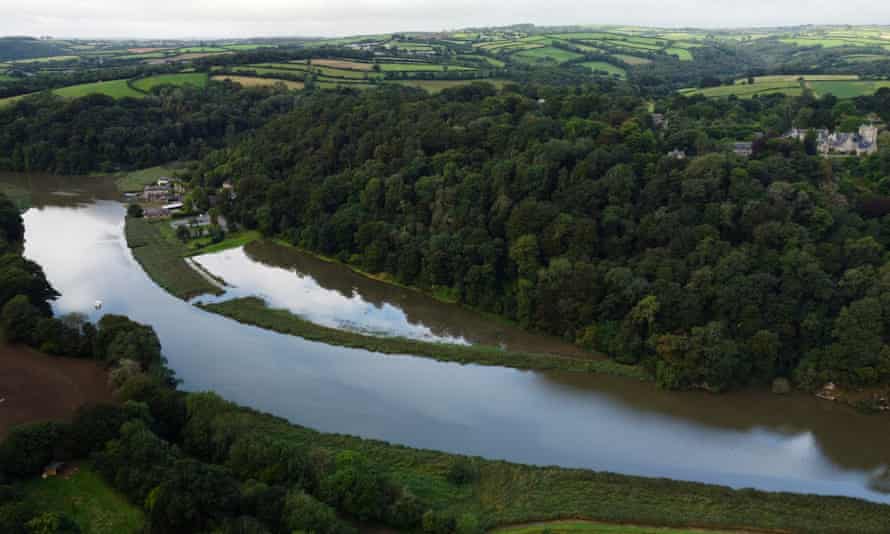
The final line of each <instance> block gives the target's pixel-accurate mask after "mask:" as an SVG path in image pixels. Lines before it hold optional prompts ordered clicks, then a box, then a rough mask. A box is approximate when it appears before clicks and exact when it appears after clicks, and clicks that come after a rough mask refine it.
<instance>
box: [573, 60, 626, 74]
mask: <svg viewBox="0 0 890 534" xmlns="http://www.w3.org/2000/svg"><path fill="white" fill-rule="evenodd" d="M582 65H584V66H585V67H587V68H588V69H590V70H592V71H594V72H605V73H606V74H608V75H610V76H612V75H615V76H618V77H619V78H626V77H627V71H626V70H624V69H622V68H621V67H617V66H615V65H612V64H611V63H606V62H605V61H588V62H586V63H582Z"/></svg>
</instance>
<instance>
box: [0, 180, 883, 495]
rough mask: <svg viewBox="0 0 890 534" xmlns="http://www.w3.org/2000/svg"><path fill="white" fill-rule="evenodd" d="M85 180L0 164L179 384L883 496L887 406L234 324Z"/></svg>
mask: <svg viewBox="0 0 890 534" xmlns="http://www.w3.org/2000/svg"><path fill="white" fill-rule="evenodd" d="M84 180H85V179H81V180H80V181H77V182H73V183H74V185H72V183H71V182H67V181H66V180H62V179H57V178H52V177H35V176H23V175H0V182H5V183H6V184H14V185H15V188H14V189H13V190H14V191H15V192H16V193H17V194H18V195H20V196H21V198H26V199H27V200H28V201H29V202H30V204H31V206H32V207H31V208H30V209H29V210H28V211H27V212H26V213H25V215H24V219H25V226H26V235H25V237H26V246H25V255H26V256H27V257H29V258H31V259H33V260H34V261H37V262H38V263H40V264H41V265H42V266H43V268H44V270H45V271H46V274H47V276H48V278H49V280H50V282H51V283H52V284H53V286H55V288H56V289H57V290H58V291H59V292H60V293H61V294H62V297H61V298H60V299H59V300H58V301H57V302H56V303H55V308H56V311H57V312H58V313H68V312H82V313H86V314H88V315H89V316H90V317H92V318H98V316H99V315H100V314H101V313H122V314H127V315H129V316H130V317H132V318H134V319H135V320H138V321H141V322H144V323H148V324H151V325H152V326H154V327H155V329H156V330H157V332H158V334H159V336H160V338H161V342H162V344H163V348H164V354H165V355H166V356H167V358H168V359H169V364H170V366H171V368H173V369H174V370H175V371H176V373H177V375H178V376H179V378H180V379H182V381H183V383H182V387H183V388H184V389H186V390H191V391H198V390H214V391H216V392H218V393H219V394H221V395H222V396H224V397H226V398H227V399H230V400H232V401H235V402H238V403H240V404H244V405H248V406H252V407H254V408H257V409H259V410H263V411H267V412H271V413H274V414H276V415H279V416H282V417H285V418H287V419H289V420H290V421H292V422H294V423H297V424H300V425H305V426H309V427H312V428H315V429H318V430H322V431H327V432H338V433H345V434H353V435H359V436H364V437H369V438H377V439H382V440H386V441H390V442H394V443H400V444H405V445H410V446H414V447H421V448H431V449H439V450H445V451H450V452H458V453H464V454H471V455H479V456H484V457H486V458H492V459H505V460H510V461H515V462H523V463H532V464H557V465H562V466H569V467H586V468H591V469H596V470H607V471H614V472H619V473H627V474H635V475H644V476H653V477H669V478H677V479H684V480H693V481H701V482H709V483H718V484H725V485H729V486H733V487H755V488H760V489H767V490H777V491H795V492H807V493H820V494H833V495H847V496H855V497H862V498H866V499H870V500H877V501H886V502H890V495H886V494H882V493H879V492H877V491H875V490H874V489H872V486H871V485H870V484H869V480H870V478H871V477H872V475H873V474H874V473H875V472H876V471H878V470H879V469H881V468H882V467H883V466H885V465H886V464H888V463H890V431H888V430H890V418H888V417H887V416H866V415H861V414H858V413H856V412H855V411H853V410H851V409H849V408H847V407H844V406H840V405H836V404H834V403H831V402H827V401H820V400H817V399H815V398H812V397H809V396H805V395H789V396H775V395H772V394H769V393H767V392H760V391H748V392H739V393H730V394H724V395H710V394H706V393H698V392H693V393H670V392H664V391H660V390H658V389H656V388H655V387H654V386H652V385H651V384H648V383H642V382H638V381H634V380H627V379H621V378H615V377H609V376H588V375H577V374H566V373H542V372H526V371H517V370H513V369H507V368H498V367H485V366H476V365H458V364H452V363H440V362H436V361H433V360H429V359H424V358H415V357H405V356H384V355H380V354H376V353H371V352H368V351H364V350H355V349H346V348H340V347H334V346H329V345H325V344H323V343H315V342H308V341H305V340H303V339H300V338H297V337H292V336H285V335H280V334H277V333H274V332H269V331H265V330H261V329H259V328H254V327H251V326H246V325H242V324H239V323H237V322H235V321H232V320H230V319H227V318H224V317H221V316H217V315H214V314H211V313H208V312H205V311H202V310H201V309H199V308H197V307H195V306H193V305H191V304H189V303H187V302H184V301H182V300H179V299H176V298H175V297H173V296H171V295H169V294H167V293H166V292H165V291H164V290H163V289H161V288H160V287H158V286H157V285H156V284H154V283H153V282H152V281H151V279H149V277H148V276H147V275H146V274H145V273H144V272H143V271H142V269H141V268H140V266H139V264H137V263H136V261H135V260H134V259H133V256H132V254H131V253H130V251H129V250H128V248H127V246H126V241H125V239H124V235H123V227H124V212H125V209H124V206H123V205H122V204H121V203H119V202H118V201H117V200H116V199H117V198H118V195H117V194H116V193H115V192H114V190H113V188H112V187H109V186H108V184H107V183H106V184H104V185H103V184H98V183H96V184H93V186H91V187H89V189H90V190H89V191H86V190H82V189H83V188H84V184H85V181H84ZM7 187H8V185H7ZM77 188H80V189H81V190H77ZM198 261H199V263H201V264H202V265H203V266H204V267H205V268H207V269H208V270H210V271H211V272H213V273H214V274H216V275H219V276H221V277H222V278H224V279H226V280H227V281H228V282H229V283H230V284H232V285H233V286H235V287H234V288H232V289H230V291H229V294H228V297H231V296H239V295H246V294H257V295H261V296H264V297H266V298H267V299H268V300H269V301H270V304H272V305H273V306H275V307H279V308H288V309H291V310H292V311H294V312H295V313H299V314H301V315H303V316H304V317H306V318H308V319H310V320H313V321H316V322H319V323H321V324H326V325H330V326H337V327H342V328H351V329H356V330H363V331H370V332H380V333H398V334H399V335H406V336H411V337H417V338H421V339H434V340H440V341H449V342H456V343H477V342H480V343H489V344H500V345H503V346H506V347H510V348H516V349H520V350H522V349H525V350H534V349H542V348H544V349H547V350H553V351H562V350H565V351H571V350H573V349H571V347H568V346H566V345H565V344H563V343H561V342H560V341H558V340H552V339H549V338H544V337H539V336H534V335H531V334H527V333H523V332H519V331H517V330H515V329H514V328H512V327H510V326H508V325H504V324H502V323H501V322H499V321H496V320H494V319H490V318H486V317H481V316H478V315H475V314H472V313H470V312H467V311H465V310H461V309H459V308H456V307H453V306H448V305H445V304H441V303H438V302H435V301H433V300H431V299H428V298H426V297H423V296H422V295H419V294H416V293H413V292H410V291H406V290H401V289H398V288H393V287H390V286H387V285H384V284H381V283H378V282H375V281H372V280H367V279H364V278H361V277H358V276H356V275H354V274H353V273H351V272H349V271H348V270H346V269H344V268H343V267H342V266H339V265H336V264H329V263H325V262H321V261H318V260H314V259H313V258H311V257H308V256H306V255H304V254H300V253H297V252H294V251H292V250H290V249H287V248H283V247H279V246H276V245H272V244H268V243H257V244H253V245H250V246H248V247H247V248H246V249H235V250H230V251H226V252H223V253H220V254H215V255H211V256H205V257H201V258H198ZM97 300H102V301H103V303H104V306H103V308H102V310H101V311H97V310H94V308H93V303H94V302H95V301H97Z"/></svg>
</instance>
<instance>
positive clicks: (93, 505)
mask: <svg viewBox="0 0 890 534" xmlns="http://www.w3.org/2000/svg"><path fill="white" fill-rule="evenodd" d="M24 491H25V500H26V502H29V503H32V506H33V507H34V508H35V509H37V510H46V511H57V512H64V513H65V514H66V515H68V516H69V517H70V518H71V519H73V520H74V522H75V523H77V525H78V526H79V527H80V529H81V531H82V532H84V533H88V534H137V533H139V532H142V529H143V525H144V523H145V515H144V514H143V512H142V510H141V509H140V508H139V507H137V506H134V505H132V504H130V503H129V502H128V501H127V499H126V498H125V497H124V496H123V495H121V494H120V493H118V492H117V491H115V490H114V489H113V488H112V487H110V486H109V485H108V484H106V483H105V481H104V480H102V477H100V476H99V474H98V473H96V472H95V471H93V470H92V469H90V466H89V465H88V464H85V463H84V464H76V465H75V466H74V467H72V468H71V472H70V473H68V474H65V475H62V476H57V477H53V478H48V479H46V480H43V479H40V478H35V479H33V480H31V481H29V482H27V483H26V484H25V490H24Z"/></svg>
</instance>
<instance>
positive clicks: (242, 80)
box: [210, 74, 305, 89]
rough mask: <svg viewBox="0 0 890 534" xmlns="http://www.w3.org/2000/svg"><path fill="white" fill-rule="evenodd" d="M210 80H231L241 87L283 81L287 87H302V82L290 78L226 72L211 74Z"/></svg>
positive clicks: (262, 85)
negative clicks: (260, 76)
mask: <svg viewBox="0 0 890 534" xmlns="http://www.w3.org/2000/svg"><path fill="white" fill-rule="evenodd" d="M210 79H211V80H214V81H224V80H229V81H231V82H234V83H237V84H239V85H241V87H269V86H273V85H275V84H279V83H283V84H284V85H285V86H287V88H288V89H303V88H304V87H305V86H304V84H303V82H294V81H291V80H282V79H280V78H258V77H253V76H230V75H228V74H217V75H215V76H211V78H210Z"/></svg>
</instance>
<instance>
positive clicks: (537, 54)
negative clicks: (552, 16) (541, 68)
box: [513, 46, 582, 63]
mask: <svg viewBox="0 0 890 534" xmlns="http://www.w3.org/2000/svg"><path fill="white" fill-rule="evenodd" d="M513 57H515V58H518V59H527V60H532V61H546V60H552V61H556V62H557V63H565V62H566V61H570V60H573V59H578V58H580V57H582V56H581V54H578V53H577V52H570V51H568V50H563V49H561V48H554V47H552V46H545V47H543V48H535V49H533V50H523V51H521V52H518V53H516V54H514V55H513Z"/></svg>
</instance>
